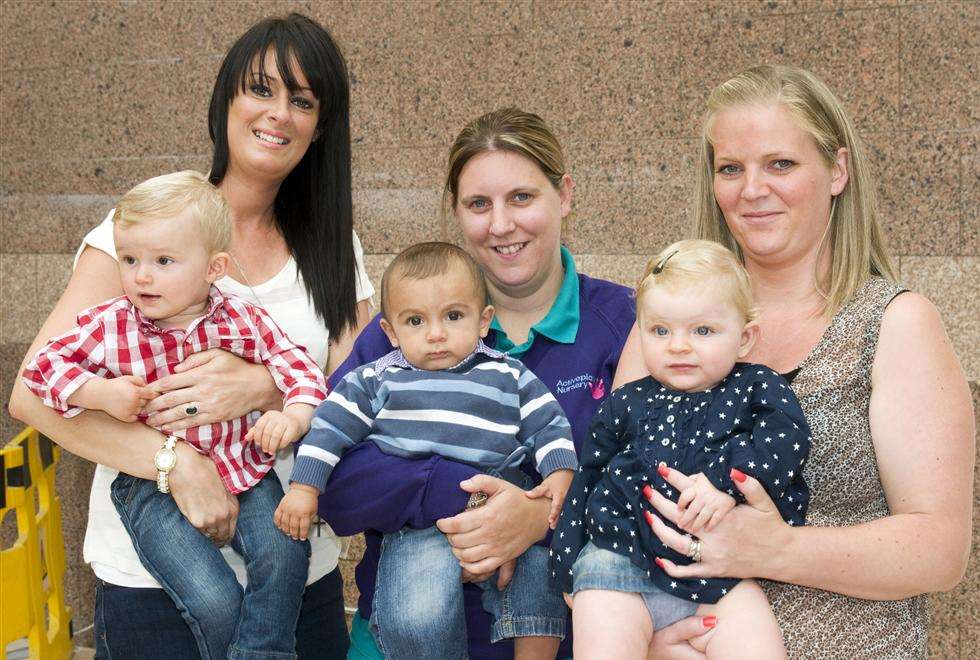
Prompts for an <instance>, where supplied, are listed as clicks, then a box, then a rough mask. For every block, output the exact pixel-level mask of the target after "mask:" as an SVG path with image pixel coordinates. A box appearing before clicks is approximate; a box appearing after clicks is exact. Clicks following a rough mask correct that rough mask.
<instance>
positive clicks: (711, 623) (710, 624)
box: [701, 616, 718, 628]
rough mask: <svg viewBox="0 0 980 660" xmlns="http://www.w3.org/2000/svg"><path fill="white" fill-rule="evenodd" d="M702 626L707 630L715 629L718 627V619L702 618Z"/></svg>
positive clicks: (712, 617)
mask: <svg viewBox="0 0 980 660" xmlns="http://www.w3.org/2000/svg"><path fill="white" fill-rule="evenodd" d="M701 625H702V626H704V627H705V628H714V627H715V626H716V625H718V617H716V616H703V617H701Z"/></svg>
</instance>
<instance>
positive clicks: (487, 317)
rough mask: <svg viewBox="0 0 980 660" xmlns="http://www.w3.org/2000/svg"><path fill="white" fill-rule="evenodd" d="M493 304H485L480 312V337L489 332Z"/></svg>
mask: <svg viewBox="0 0 980 660" xmlns="http://www.w3.org/2000/svg"><path fill="white" fill-rule="evenodd" d="M493 312H494V309H493V305H487V306H486V307H484V308H483V311H482V312H481V313H480V337H481V338H483V337H486V336H487V333H489V332H490V321H492V320H493Z"/></svg>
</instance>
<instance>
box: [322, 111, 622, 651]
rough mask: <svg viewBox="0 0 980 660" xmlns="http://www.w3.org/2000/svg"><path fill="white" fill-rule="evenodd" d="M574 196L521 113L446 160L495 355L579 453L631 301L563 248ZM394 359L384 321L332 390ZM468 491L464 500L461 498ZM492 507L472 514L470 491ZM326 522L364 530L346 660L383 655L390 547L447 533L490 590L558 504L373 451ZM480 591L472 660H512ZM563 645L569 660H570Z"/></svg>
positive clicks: (472, 133)
mask: <svg viewBox="0 0 980 660" xmlns="http://www.w3.org/2000/svg"><path fill="white" fill-rule="evenodd" d="M574 188H575V184H574V182H573V181H572V178H571V176H570V175H569V174H568V172H567V171H566V168H565V163H564V157H563V155H562V150H561V146H560V145H559V144H558V142H557V140H556V139H555V136H554V134H553V133H552V132H551V130H550V129H549V128H548V126H547V125H546V124H545V123H544V121H542V119H541V118H540V117H538V116H537V115H534V114H530V113H527V112H522V111H520V110H517V109H514V108H507V109H503V110H497V111H495V112H491V113H488V114H486V115H484V116H482V117H480V118H478V119H476V120H474V121H472V122H471V123H469V124H468V125H467V126H466V127H465V128H464V129H463V130H462V132H461V133H460V134H459V136H458V137H457V138H456V142H455V143H454V144H453V147H452V150H451V152H450V155H449V167H448V173H447V177H446V190H445V202H446V207H447V209H449V210H451V212H452V215H453V216H454V217H455V218H456V221H457V222H458V223H459V228H460V230H461V232H462V235H463V242H464V244H465V247H466V249H467V250H468V251H469V252H470V254H472V255H473V256H474V258H476V260H477V261H478V262H479V263H480V265H481V266H482V267H483V269H484V271H485V272H486V276H487V284H488V289H489V292H490V298H491V303H492V304H493V305H494V307H495V309H496V314H497V315H496V317H495V318H494V320H493V323H492V325H491V332H490V335H489V337H488V338H487V343H488V344H489V345H491V346H494V347H496V348H497V349H499V350H502V351H505V352H506V353H507V354H508V355H511V356H513V357H515V358H518V359H520V360H521V361H522V362H524V364H525V365H527V367H528V368H530V369H531V370H532V371H533V372H534V373H535V374H536V375H537V376H538V377H539V378H540V379H541V380H542V381H544V383H545V384H546V385H547V386H548V387H549V388H550V389H551V391H552V392H553V393H554V395H555V397H556V398H557V399H558V402H559V403H560V404H561V406H562V408H563V409H564V411H565V414H566V415H568V418H569V421H570V422H571V425H572V434H573V438H574V440H575V445H576V447H578V448H581V445H582V440H583V437H584V435H585V433H586V432H587V430H588V424H589V421H590V419H591V418H592V415H593V413H594V412H595V411H596V409H597V408H598V406H599V403H600V402H601V401H602V399H603V398H604V397H605V394H606V393H607V392H608V391H609V389H610V384H611V383H612V379H613V375H614V372H615V369H616V364H617V362H618V360H619V355H620V353H621V351H622V348H623V344H624V342H625V340H626V337H627V335H628V333H629V330H630V327H631V326H632V325H633V321H634V317H635V309H634V301H633V297H632V292H631V291H630V289H628V288H626V287H623V286H619V285H617V284H613V283H611V282H607V281H604V280H597V279H593V278H591V277H588V276H586V275H582V274H580V273H577V272H576V270H575V261H574V259H573V258H572V255H571V253H570V252H569V251H568V250H567V249H566V248H565V247H563V246H562V245H561V233H562V222H563V220H564V218H566V217H567V216H568V214H569V213H570V212H571V208H572V192H573V190H574ZM391 349H392V347H391V344H390V343H388V341H387V339H386V338H385V336H384V334H383V333H382V332H381V329H380V327H379V326H378V322H377V319H375V320H374V322H372V323H371V324H370V325H368V327H367V328H366V329H365V330H364V332H363V333H361V335H360V337H359V338H358V340H357V342H356V343H355V345H354V350H353V352H352V353H351V355H350V357H349V358H348V359H347V361H346V362H344V364H343V365H341V366H340V368H338V369H337V371H336V372H334V374H333V377H332V379H331V380H332V381H333V382H336V380H337V379H339V378H342V377H343V375H344V374H346V373H347V372H348V371H350V370H351V369H353V368H355V367H357V366H359V365H361V364H364V363H365V362H369V361H371V360H374V359H376V358H378V357H381V356H382V355H384V354H385V353H387V352H389V351H390V350H391ZM461 482H463V486H464V488H465V490H464V488H461V487H460V485H461ZM477 491H483V492H486V493H488V494H489V495H490V497H489V500H488V501H487V503H486V504H485V505H484V506H482V507H480V508H478V509H473V510H469V511H466V512H465V513H461V512H463V511H464V510H465V509H466V507H467V501H468V499H469V498H470V495H471V493H474V492H477ZM320 504H321V506H320V512H321V514H322V515H323V517H324V518H325V519H326V520H327V521H328V522H329V523H330V525H331V527H332V528H333V529H334V530H335V531H336V532H337V533H339V534H354V533H357V532H362V531H366V537H367V551H366V552H365V555H364V559H363V560H362V561H361V564H360V565H359V566H358V568H357V584H358V587H359V588H360V591H361V598H360V602H359V603H358V606H359V607H358V614H357V616H356V617H355V619H354V625H353V630H352V648H351V652H350V655H349V656H348V657H349V658H380V657H382V656H381V654H380V652H379V651H378V649H377V647H376V646H375V644H374V640H373V638H372V637H371V634H370V632H369V630H368V625H367V621H368V619H369V618H370V615H371V600H372V596H373V593H374V580H375V572H376V569H377V559H378V551H379V547H380V539H381V535H380V534H379V532H382V533H383V532H394V531H397V530H399V529H401V528H403V527H405V526H406V525H408V526H410V527H415V528H423V527H429V526H431V525H433V524H435V523H436V521H439V523H438V525H439V528H440V529H441V530H442V531H443V532H445V533H446V534H447V535H448V536H449V539H450V543H451V544H452V545H453V547H454V548H455V549H456V554H457V557H459V558H460V561H461V564H462V567H463V569H464V579H465V578H469V579H470V580H471V581H476V580H479V579H483V578H485V577H487V576H489V575H490V574H492V573H493V572H494V571H496V570H497V568H498V567H500V566H501V565H502V564H504V563H505V562H507V561H508V560H510V559H513V558H514V557H516V556H518V555H519V554H521V553H522V552H523V551H524V550H525V549H527V548H528V547H529V546H530V545H531V544H533V543H536V542H541V541H542V540H543V539H545V537H546V535H547V532H548V522H547V518H548V503H547V501H546V500H545V501H542V500H530V499H528V498H527V497H525V496H524V493H523V491H521V490H520V489H518V488H517V487H516V486H512V485H510V484H508V483H506V482H504V481H501V480H499V479H494V478H492V477H489V476H485V475H480V474H478V473H477V471H476V470H474V469H473V468H471V467H468V466H465V465H462V464H460V463H454V462H453V461H450V460H447V459H443V458H439V457H430V458H426V459H418V460H410V459H403V458H397V457H394V456H389V455H386V454H383V453H381V452H380V451H379V450H378V449H377V448H376V447H375V445H374V444H373V443H362V444H361V445H358V446H357V447H355V448H354V449H353V450H351V451H350V452H349V453H348V454H347V455H346V456H345V457H344V460H343V461H341V462H340V464H339V465H338V466H337V468H336V471H335V472H334V474H333V477H332V478H331V480H330V483H329V484H328V485H327V491H326V492H325V493H324V494H323V497H322V499H321V501H320ZM480 594H481V592H480V590H479V589H477V588H475V587H470V588H467V589H466V595H465V597H466V610H467V628H468V631H469V652H470V657H472V658H512V657H513V652H514V651H513V645H512V644H511V643H509V642H501V643H498V644H493V645H491V644H490V620H489V618H488V616H487V615H486V613H485V612H484V611H483V608H482V606H481V604H480ZM568 642H569V640H566V641H565V643H563V646H562V653H561V656H562V657H567V656H570V655H571V645H570V644H569V643H568Z"/></svg>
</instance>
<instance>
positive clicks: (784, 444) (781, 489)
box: [551, 363, 810, 603]
mask: <svg viewBox="0 0 980 660" xmlns="http://www.w3.org/2000/svg"><path fill="white" fill-rule="evenodd" d="M809 449H810V429H809V427H808V426H807V423H806V420H805V419H804V417H803V411H802V410H800V404H799V402H798V401H797V400H796V396H795V395H794V394H793V391H792V390H791V389H790V387H789V384H788V383H787V382H786V380H785V379H784V378H783V377H782V376H780V375H779V374H777V373H776V372H774V371H773V370H771V369H769V368H768V367H764V366H761V365H756V364H745V363H739V364H736V365H735V368H734V369H733V370H732V372H731V373H730V374H728V376H726V377H725V379H724V380H722V382H720V383H719V384H718V385H716V386H714V387H713V388H711V389H709V390H705V391H701V392H681V391H677V390H672V389H669V388H667V387H665V386H664V385H661V384H660V383H659V382H657V381H656V380H654V379H653V378H652V377H649V376H648V377H647V378H644V379H642V380H638V381H636V382H633V383H628V384H626V385H624V386H622V387H620V388H619V389H617V390H616V391H615V392H613V393H612V394H610V395H609V398H608V399H607V400H606V401H605V402H604V403H603V404H602V407H601V408H599V411H598V412H597V413H596V415H595V417H594V418H593V419H592V426H591V428H590V432H589V434H588V435H587V436H586V439H585V444H584V446H583V448H582V453H581V455H580V456H579V464H580V467H579V471H578V473H577V474H576V475H575V479H574V480H573V481H572V485H571V487H570V488H569V491H568V496H567V497H566V498H565V506H564V509H563V510H562V514H561V518H560V519H559V521H558V526H557V529H556V530H555V533H554V536H553V537H552V543H551V575H552V578H553V579H554V580H556V582H557V584H558V585H559V587H560V588H561V590H562V591H564V592H566V593H571V592H572V570H571V569H572V564H574V563H575V560H576V558H577V557H578V554H579V552H580V551H581V550H582V548H583V547H584V546H585V544H586V543H587V542H588V541H592V543H593V544H594V545H596V546H598V547H600V548H603V549H606V550H610V551H612V552H615V553H618V554H620V555H624V556H626V557H629V558H630V559H631V560H632V562H633V563H634V564H636V565H637V566H639V567H640V568H642V569H643V570H644V571H646V572H647V575H648V576H649V577H650V579H651V580H653V582H654V583H655V584H656V585H657V586H658V587H659V588H660V589H662V590H663V591H665V592H667V593H670V594H673V595H675V596H678V597H680V598H685V599H689V600H693V601H697V602H703V603H715V602H717V601H718V600H719V599H720V598H721V597H722V596H724V595H725V594H726V593H727V592H728V591H729V590H730V589H731V588H732V587H733V586H735V584H736V583H737V582H738V580H735V579H727V578H710V579H701V578H683V579H682V578H672V577H670V576H669V575H667V574H666V573H664V572H663V571H662V570H660V568H658V567H657V565H656V564H655V563H654V558H655V557H664V558H666V559H669V560H670V561H672V562H674V563H676V564H689V563H690V562H691V560H690V559H689V558H688V557H686V556H684V555H681V554H679V553H677V552H675V551H673V550H672V549H670V548H668V547H667V546H665V545H664V544H663V543H662V542H661V541H660V539H659V538H657V536H656V535H655V534H654V533H653V530H651V529H650V526H649V525H647V523H646V521H645V520H644V517H643V513H642V512H643V511H651V512H653V513H654V515H656V512H655V511H653V507H652V506H651V505H650V503H649V502H648V501H647V500H646V498H644V497H643V494H642V490H643V486H644V485H645V484H650V485H651V487H652V488H656V489H658V490H659V491H660V492H661V493H662V494H663V495H665V496H666V497H667V498H668V499H670V500H673V501H675V502H676V501H677V498H678V495H679V493H677V492H676V489H674V488H673V487H672V486H671V485H670V484H668V483H667V482H666V481H665V480H664V479H663V478H662V477H661V476H660V474H659V473H658V472H657V466H658V465H660V463H661V462H663V463H666V464H667V465H668V466H670V467H672V468H674V469H676V470H679V471H680V472H682V473H684V474H687V475H691V474H695V473H698V472H701V473H703V474H704V475H705V476H706V477H707V478H708V479H709V480H710V481H711V483H712V484H714V486H715V487H716V488H718V489H719V490H721V491H723V492H726V493H728V494H730V495H732V496H733V497H734V498H735V499H736V501H738V502H740V503H741V502H744V501H745V499H744V497H743V496H742V494H741V493H740V491H739V490H738V489H737V488H735V485H734V484H733V483H732V481H731V477H730V470H731V469H732V468H737V469H739V470H741V471H742V472H744V473H746V474H748V475H751V476H753V477H755V478H756V479H758V480H759V481H760V482H761V483H762V484H763V486H765V488H766V490H767V491H768V492H769V495H770V496H771V497H772V499H773V501H774V502H775V504H776V507H777V508H778V509H779V512H780V514H782V516H783V518H784V519H785V520H786V521H787V522H789V524H791V525H802V524H803V522H804V518H805V516H806V508H807V504H808V503H809V501H810V492H809V489H808V488H807V486H806V484H805V483H804V482H803V476H802V468H803V463H804V461H805V460H806V457H807V453H808V452H809ZM667 524H668V525H671V523H669V522H668V523H667ZM671 526H673V525H671ZM675 529H676V527H675Z"/></svg>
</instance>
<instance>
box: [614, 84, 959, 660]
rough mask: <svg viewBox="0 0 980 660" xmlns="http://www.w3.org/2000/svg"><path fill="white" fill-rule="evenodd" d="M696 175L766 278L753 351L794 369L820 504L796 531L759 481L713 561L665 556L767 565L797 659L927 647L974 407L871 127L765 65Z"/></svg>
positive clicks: (657, 521)
mask: <svg viewBox="0 0 980 660" xmlns="http://www.w3.org/2000/svg"><path fill="white" fill-rule="evenodd" d="M697 178H698V182H697V200H696V202H697V203H696V207H695V211H694V219H695V223H696V232H697V235H698V236H699V237H700V238H710V239H714V240H717V241H719V242H721V243H723V244H725V245H727V246H729V247H731V248H732V249H733V250H735V251H736V253H737V254H739V256H740V257H741V258H742V261H743V263H744V264H745V267H746V270H747V271H748V272H749V275H750V277H751V278H752V282H753V287H754V289H755V292H756V301H757V304H758V305H759V326H760V338H759V341H758V342H757V343H756V344H755V346H754V347H753V349H752V350H751V352H750V353H749V355H748V356H747V358H746V359H747V360H749V361H751V362H758V363H762V364H765V365H767V366H769V367H771V368H773V369H774V370H776V371H778V372H780V373H783V374H784V375H787V376H788V377H789V379H790V380H791V381H792V384H793V389H794V390H795V392H796V394H797V396H798V398H799V400H800V403H801V405H802V408H803V411H804V413H805V414H806V417H807V421H808V422H809V424H810V427H811V429H812V431H813V444H812V448H811V453H810V459H809V462H808V463H807V464H806V466H805V467H804V470H803V476H804V478H805V479H806V481H807V483H808V484H809V486H810V488H811V500H810V507H809V512H808V514H807V520H806V523H807V524H806V526H804V527H791V526H789V525H788V524H786V523H785V522H784V521H783V519H782V518H781V517H780V516H779V514H778V513H777V510H776V507H775V506H774V504H773V502H772V500H771V499H770V498H769V497H768V496H767V495H766V493H765V492H764V491H763V489H762V488H761V486H760V484H759V482H757V481H756V480H754V479H752V478H751V477H749V478H747V479H746V480H745V481H744V482H742V483H740V484H738V486H739V489H740V490H741V491H742V493H743V494H744V495H745V497H746V500H747V502H748V503H747V504H745V505H741V506H738V507H736V508H735V509H734V510H733V511H732V512H731V513H730V514H729V515H728V516H727V517H726V518H725V519H724V520H723V521H722V522H721V523H720V524H719V525H718V526H717V527H715V528H714V529H713V530H710V531H704V530H702V531H700V532H699V533H698V537H699V540H700V550H701V552H700V559H701V561H700V562H699V563H692V564H691V565H689V566H675V565H672V564H671V563H670V562H667V563H666V565H665V571H666V572H667V573H668V574H669V575H671V576H676V577H699V576H700V577H714V576H728V577H743V578H748V577H756V578H765V579H767V580H772V582H764V583H763V584H764V588H765V590H766V592H767V595H768V596H769V600H770V602H771V603H772V605H773V608H774V610H775V613H776V616H777V619H778V621H779V623H780V626H781V628H782V632H783V635H784V637H785V641H786V647H787V651H788V653H789V655H790V656H791V657H818V656H819V657H828V658H831V657H832V658H838V657H839V658H854V657H922V656H924V655H925V652H926V631H927V616H926V598H925V596H924V594H926V593H929V592H935V591H943V590H947V589H950V588H952V587H953V586H955V585H956V584H957V582H959V581H960V579H961V578H962V576H963V572H964V570H965V567H966V562H967V558H968V555H969V549H970V527H971V493H972V478H973V459H974V447H973V443H974V428H973V414H972V411H971V402H970V395H969V391H968V387H967V383H966V379H965V378H964V375H963V371H962V369H961V367H960V365H959V363H958V362H957V359H956V356H955V355H954V353H953V350H952V347H951V346H950V342H949V340H948V338H947V336H946V333H945V330H944V328H943V324H942V321H941V319H940V317H939V314H938V313H937V311H936V309H935V307H933V305H932V303H930V302H929V301H928V300H926V299H925V298H923V297H922V296H920V295H917V294H915V293H912V292H907V291H906V290H905V289H903V288H902V287H901V286H899V285H898V284H896V283H895V272H894V269H893V267H892V265H891V261H890V259H889V256H888V253H887V251H886V250H885V247H884V245H883V240H882V233H881V229H880V226H879V224H878V218H877V216H876V213H875V205H874V183H873V180H872V178H871V176H870V174H869V172H868V163H867V159H866V156H865V155H864V151H863V148H862V146H861V142H860V140H859V139H858V137H857V135H856V134H855V132H854V129H853V126H852V123H851V121H850V119H849V118H848V116H847V114H846V113H845V111H844V110H843V108H842V106H841V104H840V102H839V101H838V99H837V98H836V97H835V96H834V95H833V93H832V92H831V91H830V90H829V89H828V88H827V87H826V86H825V85H824V84H823V83H822V82H821V81H820V80H818V79H817V78H816V77H815V76H813V75H812V74H810V73H808V72H806V71H803V70H800V69H796V68H791V67H782V66H760V67H755V68H752V69H749V70H747V71H744V72H742V73H740V74H739V75H737V76H735V77H734V78H732V79H731V80H728V81H727V82H725V83H722V84H721V85H719V86H718V87H717V88H716V89H715V90H714V91H713V92H712V94H711V96H710V98H709V100H708V113H707V117H706V120H705V124H704V131H703V135H702V144H701V155H700V163H699V168H698V173H697ZM638 356H639V347H638V344H637V342H636V341H635V339H631V341H630V342H629V343H628V345H627V347H626V349H624V353H623V359H622V361H621V364H622V365H623V369H622V370H621V373H620V374H619V375H618V380H620V381H622V382H626V381H629V380H633V379H635V378H637V377H639V376H640V375H641V374H640V373H639V372H638V371H637V370H636V369H630V365H637V366H638V365H641V364H642V361H641V360H639V359H638ZM672 477H673V479H672V483H673V484H674V485H675V486H676V487H677V488H684V487H685V486H686V485H687V477H686V476H684V475H679V474H677V473H676V472H675V471H672ZM940 484H941V487H940ZM650 502H651V505H652V507H653V510H654V512H655V513H656V514H657V515H655V516H654V517H653V521H652V523H651V524H652V527H653V531H654V532H655V533H656V534H657V535H658V536H659V537H660V539H661V540H662V541H663V542H664V543H665V544H666V545H668V546H669V547H671V548H674V549H675V550H678V551H682V552H683V551H685V550H686V548H688V547H689V546H690V542H689V540H688V539H687V538H685V537H684V536H682V535H680V534H678V533H676V532H674V531H673V530H671V529H670V528H668V527H667V526H666V525H664V524H663V522H662V520H661V518H663V519H666V520H669V521H672V522H674V523H676V522H678V521H679V520H680V516H679V515H678V510H677V506H676V504H675V503H674V502H672V501H670V500H669V499H667V498H664V497H662V496H660V495H659V494H657V493H653V495H652V497H651V498H650ZM681 527H682V529H684V526H683V525H682V526H681ZM718 618H719V625H722V622H723V620H724V612H719V613H718ZM678 625H680V624H678ZM692 630H693V626H690V627H688V628H687V629H686V630H685V631H684V632H685V633H687V632H690V631H692ZM675 632H676V631H675ZM680 636H683V635H678V634H674V635H673V636H672V637H671V639H673V640H675V641H676V640H677V638H678V637H680ZM658 644H659V646H658ZM654 646H655V647H657V648H654V649H653V650H652V653H654V654H655V655H657V657H698V655H699V654H697V653H696V652H695V651H694V650H693V649H692V648H690V647H684V645H683V644H678V645H670V644H666V643H665V640H664V638H663V637H662V638H661V639H659V640H657V639H655V640H654Z"/></svg>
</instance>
